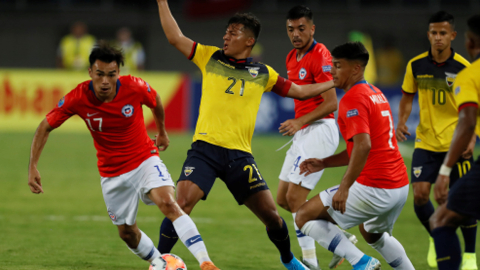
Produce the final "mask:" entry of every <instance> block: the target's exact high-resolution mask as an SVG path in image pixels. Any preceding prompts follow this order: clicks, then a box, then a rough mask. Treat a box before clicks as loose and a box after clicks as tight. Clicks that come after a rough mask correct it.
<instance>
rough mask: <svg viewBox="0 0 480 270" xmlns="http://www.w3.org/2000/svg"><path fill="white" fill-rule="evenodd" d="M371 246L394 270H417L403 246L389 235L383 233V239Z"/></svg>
mask: <svg viewBox="0 0 480 270" xmlns="http://www.w3.org/2000/svg"><path fill="white" fill-rule="evenodd" d="M370 246H372V247H373V248H374V249H375V250H376V251H378V253H380V254H381V255H382V257H383V258H384V259H385V261H387V262H388V264H389V265H390V266H391V267H392V268H393V269H399V270H400V269H402V270H415V268H414V267H413V265H412V262H411V261H410V260H409V259H408V257H407V253H406V252H405V249H404V248H403V246H402V244H400V242H398V241H397V239H395V237H393V236H390V235H389V234H388V233H386V232H385V233H383V235H382V237H381V238H380V239H379V240H378V241H377V242H375V243H373V244H370Z"/></svg>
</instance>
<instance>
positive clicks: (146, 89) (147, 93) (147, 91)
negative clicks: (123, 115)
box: [132, 76, 157, 108]
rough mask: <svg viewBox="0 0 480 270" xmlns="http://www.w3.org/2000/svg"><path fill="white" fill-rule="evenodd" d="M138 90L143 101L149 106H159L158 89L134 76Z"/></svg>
mask: <svg viewBox="0 0 480 270" xmlns="http://www.w3.org/2000/svg"><path fill="white" fill-rule="evenodd" d="M132 78H133V79H134V81H135V83H136V88H137V92H138V93H139V94H140V96H141V103H142V105H145V106H147V107H149V108H154V107H155V106H157V91H155V90H154V89H153V88H152V86H150V84H148V83H147V82H146V81H144V80H143V79H140V78H137V77H133V76H132Z"/></svg>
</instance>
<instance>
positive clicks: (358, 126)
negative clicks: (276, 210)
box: [295, 42, 414, 269]
mask: <svg viewBox="0 0 480 270" xmlns="http://www.w3.org/2000/svg"><path fill="white" fill-rule="evenodd" d="M332 56H333V61H332V62H333V67H332V71H331V72H332V76H333V82H334V84H335V87H337V88H340V89H344V90H345V91H346V94H345V96H344V97H343V98H342V100H341V101H340V105H339V112H338V124H339V127H340V132H341V133H342V136H343V138H344V139H345V141H346V142H347V149H346V150H344V151H343V152H341V153H339V154H336V155H333V156H330V157H327V158H324V159H307V160H305V161H304V162H302V164H300V170H301V171H300V173H302V174H303V173H305V175H309V174H311V173H314V172H317V171H320V170H323V169H325V168H329V167H338V166H346V165H348V167H347V171H346V173H345V175H344V177H343V179H342V181H341V184H340V185H337V186H335V187H332V188H329V189H327V190H325V191H323V192H321V193H320V194H319V196H316V197H314V198H312V199H311V200H309V201H308V202H307V203H305V204H304V205H303V206H302V207H301V208H300V210H299V211H298V212H297V217H296V219H295V222H296V223H297V226H298V227H299V228H301V232H302V233H304V234H305V235H308V236H310V237H312V238H314V239H315V240H316V241H317V242H318V243H319V244H320V245H321V246H323V247H325V248H327V249H328V250H329V251H331V252H333V253H335V254H336V255H338V256H341V257H344V258H345V259H346V260H348V261H349V262H350V263H351V264H352V266H353V268H354V269H380V262H379V261H378V260H377V259H375V258H372V257H370V256H367V255H365V254H364V253H363V252H361V251H360V250H359V249H358V248H356V247H355V246H354V245H353V244H352V243H351V242H350V241H348V239H347V238H346V237H345V235H344V234H343V233H342V232H341V230H340V229H338V228H337V226H335V225H334V224H338V225H339V226H340V227H341V228H343V229H349V228H352V227H354V226H357V225H359V227H360V232H361V233H362V235H363V237H364V238H365V240H366V241H367V242H368V243H369V244H370V245H371V246H372V247H373V248H374V249H376V250H377V251H378V252H379V253H380V254H381V255H382V256H383V258H385V260H386V261H387V262H388V263H389V264H390V266H391V267H392V268H394V269H414V268H413V265H412V263H411V262H410V260H409V259H408V257H407V254H406V253H405V250H404V249H403V247H402V245H401V244H400V243H399V242H398V241H397V240H396V239H395V238H394V237H393V236H391V234H392V229H393V225H394V223H395V221H396V219H397V218H398V216H399V215H400V212H401V210H402V208H403V206H404V204H405V201H406V200H407V196H408V175H407V170H406V167H405V164H404V163H403V159H402V156H401V155H400V152H399V151H398V146H397V141H396V138H395V136H394V134H395V132H394V128H393V127H394V125H393V120H392V113H391V110H390V105H389V104H388V101H387V99H386V98H385V96H384V95H383V94H382V92H381V91H380V90H379V89H378V88H376V87H375V86H373V85H371V84H369V83H367V82H366V81H365V79H364V71H365V67H366V65H367V63H368V59H369V55H368V52H367V50H366V49H365V47H364V46H363V44H362V43H359V42H354V43H346V44H343V45H340V46H338V47H336V48H335V49H334V50H333V51H332Z"/></svg>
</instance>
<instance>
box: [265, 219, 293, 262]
mask: <svg viewBox="0 0 480 270" xmlns="http://www.w3.org/2000/svg"><path fill="white" fill-rule="evenodd" d="M282 222H283V224H282V228H280V229H269V228H267V234H268V238H270V241H272V243H273V244H275V246H276V247H277V249H278V251H280V258H281V259H282V262H283V263H289V262H290V261H291V260H292V259H293V254H292V252H291V251H290V237H289V235H288V228H287V224H286V223H285V220H283V218H282Z"/></svg>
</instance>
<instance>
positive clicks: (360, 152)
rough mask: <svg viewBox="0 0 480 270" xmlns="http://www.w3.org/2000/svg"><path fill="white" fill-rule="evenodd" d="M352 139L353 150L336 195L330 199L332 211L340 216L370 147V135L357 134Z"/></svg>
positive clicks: (343, 211) (365, 161)
mask: <svg viewBox="0 0 480 270" xmlns="http://www.w3.org/2000/svg"><path fill="white" fill-rule="evenodd" d="M352 139H353V149H352V153H351V155H350V162H349V164H348V167H347V171H346V172H345V175H344V176H343V178H342V182H341V183H340V186H339V188H338V191H337V193H335V195H334V196H333V198H332V207H333V209H334V210H336V211H340V212H341V213H342V214H343V213H345V210H346V204H347V198H348V191H349V189H350V187H351V186H352V185H353V183H354V182H355V180H356V179H357V178H358V176H359V175H360V173H361V172H362V170H363V168H364V167H365V164H366V163H367V157H368V154H369V153H370V149H371V147H372V144H371V141H370V135H369V134H367V133H359V134H357V135H355V136H353V138H352Z"/></svg>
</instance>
